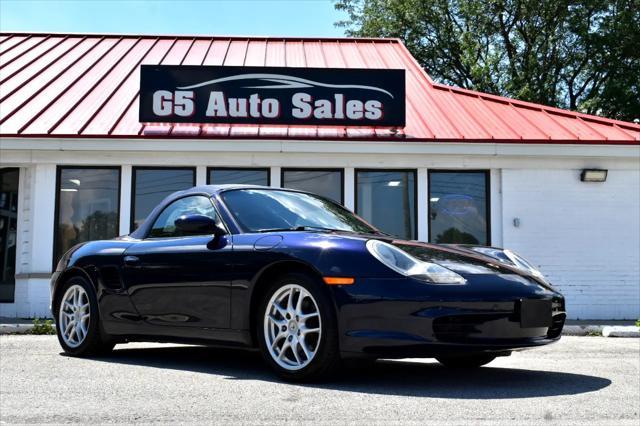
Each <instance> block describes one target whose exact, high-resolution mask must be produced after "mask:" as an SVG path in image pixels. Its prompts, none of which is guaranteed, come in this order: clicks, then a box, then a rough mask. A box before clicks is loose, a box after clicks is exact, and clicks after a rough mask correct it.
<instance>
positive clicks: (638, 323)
mask: <svg viewBox="0 0 640 426" xmlns="http://www.w3.org/2000/svg"><path fill="white" fill-rule="evenodd" d="M636 327H639V328H640V319H638V320H636Z"/></svg>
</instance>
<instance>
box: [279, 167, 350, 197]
mask: <svg viewBox="0 0 640 426" xmlns="http://www.w3.org/2000/svg"><path fill="white" fill-rule="evenodd" d="M285 172H338V173H340V202H339V204H340V205H341V206H344V168H340V167H282V168H281V169H280V188H282V189H290V190H292V191H298V192H308V191H304V190H302V189H298V188H287V187H286V186H284V174H285ZM315 195H318V196H321V197H322V198H327V197H325V196H324V195H320V194H315ZM331 201H333V202H334V203H335V202H337V200H331Z"/></svg>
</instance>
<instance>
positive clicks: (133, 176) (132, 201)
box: [129, 166, 196, 233]
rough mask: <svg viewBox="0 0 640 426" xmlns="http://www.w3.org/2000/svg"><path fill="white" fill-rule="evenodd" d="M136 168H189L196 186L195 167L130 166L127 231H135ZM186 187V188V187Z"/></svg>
mask: <svg viewBox="0 0 640 426" xmlns="http://www.w3.org/2000/svg"><path fill="white" fill-rule="evenodd" d="M138 170H191V172H192V173H193V185H192V188H193V187H194V186H196V168H195V167H188V166H178V167H171V166H169V167H162V166H133V167H131V198H130V202H129V206H130V207H129V233H132V232H133V231H135V228H134V227H133V226H134V224H135V213H136V171H138ZM187 189H188V188H187Z"/></svg>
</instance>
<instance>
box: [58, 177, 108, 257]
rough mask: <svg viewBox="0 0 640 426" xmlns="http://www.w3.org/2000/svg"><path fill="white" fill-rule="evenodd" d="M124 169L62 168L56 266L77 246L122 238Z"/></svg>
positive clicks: (59, 183)
mask: <svg viewBox="0 0 640 426" xmlns="http://www.w3.org/2000/svg"><path fill="white" fill-rule="evenodd" d="M119 201H120V168H119V167H118V168H116V167H104V168H103V167H95V168H80V167H60V168H58V183H57V209H56V211H57V214H56V236H55V250H54V262H56V263H57V262H58V260H59V259H60V257H61V256H62V255H63V254H64V253H65V252H66V251H67V250H69V249H70V248H71V247H73V246H74V245H76V244H78V243H81V242H84V241H91V240H101V239H108V238H113V237H116V236H117V235H118V223H119V214H120V212H119V210H120V205H119V204H120V203H119Z"/></svg>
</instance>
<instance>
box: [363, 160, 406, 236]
mask: <svg viewBox="0 0 640 426" xmlns="http://www.w3.org/2000/svg"><path fill="white" fill-rule="evenodd" d="M359 172H365V173H366V172H382V173H385V172H387V173H388V172H408V173H411V174H413V209H414V213H415V215H414V216H413V218H414V220H413V233H414V235H415V239H416V240H417V239H418V170H417V169H371V168H356V169H354V171H353V197H354V200H353V210H354V213H355V214H356V215H358V216H360V214H359V213H358V173H359ZM367 223H368V222H367ZM371 226H373V227H374V228H376V229H380V227H379V226H376V225H375V224H373V223H372V224H371ZM383 232H384V231H383Z"/></svg>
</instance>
